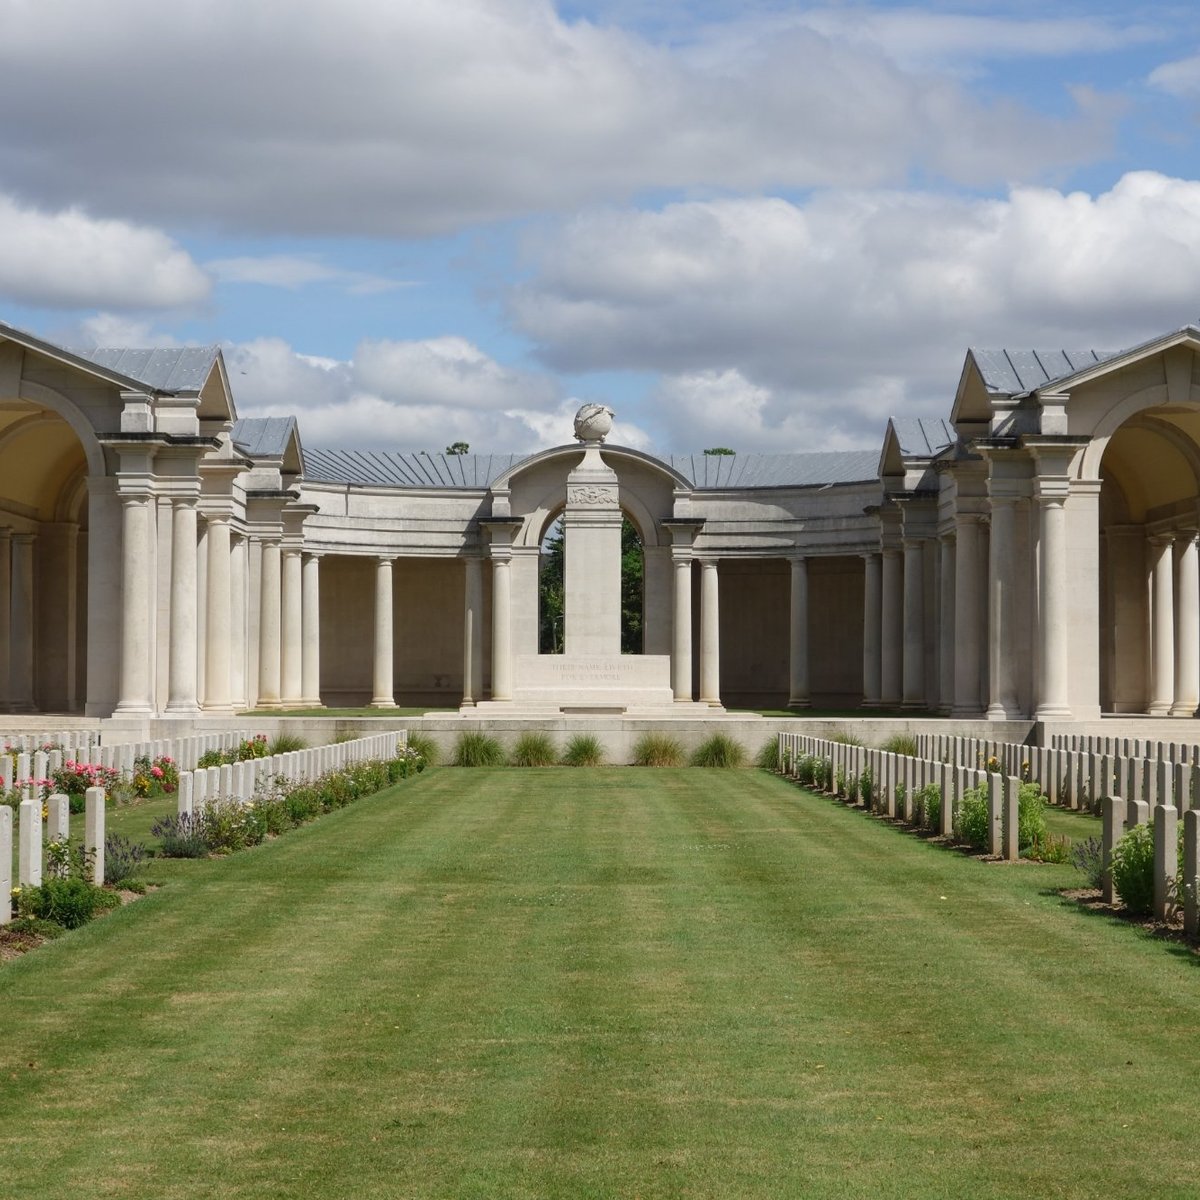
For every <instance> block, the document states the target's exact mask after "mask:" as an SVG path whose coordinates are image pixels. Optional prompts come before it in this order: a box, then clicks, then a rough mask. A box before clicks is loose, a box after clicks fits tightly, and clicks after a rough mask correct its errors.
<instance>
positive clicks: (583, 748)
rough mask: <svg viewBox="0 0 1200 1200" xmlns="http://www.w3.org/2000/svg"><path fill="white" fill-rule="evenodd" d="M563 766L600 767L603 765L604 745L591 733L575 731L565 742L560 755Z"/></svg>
mask: <svg viewBox="0 0 1200 1200" xmlns="http://www.w3.org/2000/svg"><path fill="white" fill-rule="evenodd" d="M562 761H563V766H564V767H600V766H603V765H604V747H603V746H602V745H601V744H600V739H599V738H598V737H596V736H595V734H591V733H577V734H575V736H574V737H572V738H571V740H570V741H569V742H567V748H566V750H564V751H563V756H562Z"/></svg>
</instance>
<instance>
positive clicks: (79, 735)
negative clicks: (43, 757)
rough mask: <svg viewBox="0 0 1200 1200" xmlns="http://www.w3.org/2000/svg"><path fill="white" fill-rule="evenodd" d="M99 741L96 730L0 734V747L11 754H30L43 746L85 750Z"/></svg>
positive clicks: (98, 732)
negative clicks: (5, 748) (8, 749)
mask: <svg viewBox="0 0 1200 1200" xmlns="http://www.w3.org/2000/svg"><path fill="white" fill-rule="evenodd" d="M99 741H100V731H99V730H98V729H59V730H46V731H45V732H43V733H0V745H3V746H8V747H9V748H10V749H11V751H12V753H14V754H19V753H20V752H21V751H22V750H24V751H25V752H26V753H28V754H32V753H33V752H34V751H35V750H40V749H41V748H42V747H43V746H49V745H54V746H61V747H62V748H63V749H64V750H86V749H88V748H89V747H90V746H94V745H96V744H97V743H99Z"/></svg>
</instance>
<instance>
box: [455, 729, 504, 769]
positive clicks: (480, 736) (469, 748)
mask: <svg viewBox="0 0 1200 1200" xmlns="http://www.w3.org/2000/svg"><path fill="white" fill-rule="evenodd" d="M504 761H505V756H504V747H503V746H501V745H500V743H499V742H498V741H496V739H495V738H494V737H489V736H488V735H487V734H486V733H476V732H467V733H460V734H459V735H458V741H457V742H455V743H454V758H453V760H452V764H453V765H454V766H456V767H502V766H504Z"/></svg>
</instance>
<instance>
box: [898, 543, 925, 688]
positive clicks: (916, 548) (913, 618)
mask: <svg viewBox="0 0 1200 1200" xmlns="http://www.w3.org/2000/svg"><path fill="white" fill-rule="evenodd" d="M903 680H904V683H903V689H904V690H903V701H904V707H905V708H924V707H925V542H924V540H923V539H920V538H905V540H904V673H903Z"/></svg>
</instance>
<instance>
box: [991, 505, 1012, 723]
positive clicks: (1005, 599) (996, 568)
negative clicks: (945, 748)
mask: <svg viewBox="0 0 1200 1200" xmlns="http://www.w3.org/2000/svg"><path fill="white" fill-rule="evenodd" d="M1016 531H1017V530H1016V498H1015V497H1013V496H993V497H992V536H991V539H990V542H989V546H988V552H989V561H988V707H987V713H986V715H987V718H988V720H990V721H1003V720H1006V719H1007V718H1009V717H1015V716H1018V715H1019V714H1018V711H1017V695H1016V691H1017V688H1016V662H1015V653H1014V648H1013V646H1014V640H1015V639H1014V637H1013V632H1014V630H1013V623H1014V621H1015V620H1016V619H1017V613H1016V603H1015V601H1016V582H1017V581H1016Z"/></svg>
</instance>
